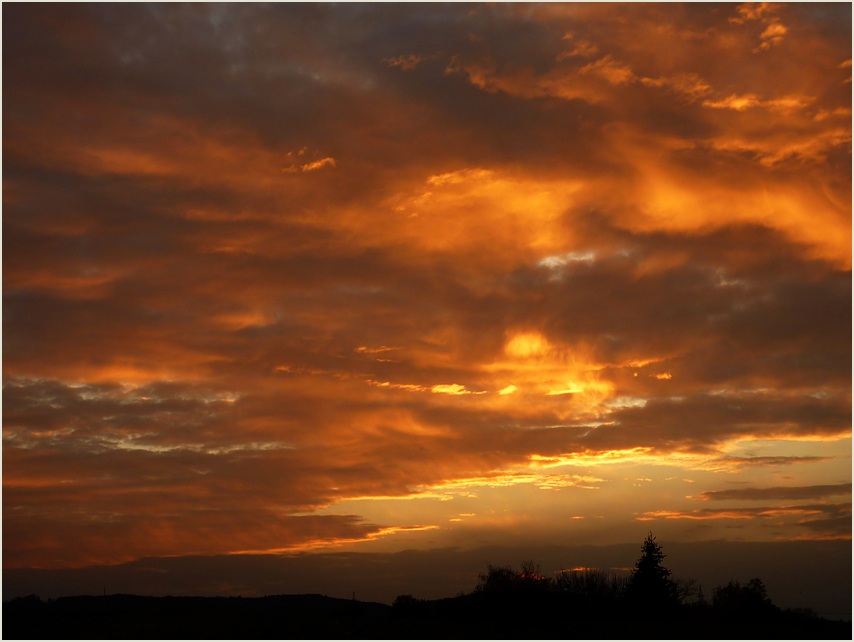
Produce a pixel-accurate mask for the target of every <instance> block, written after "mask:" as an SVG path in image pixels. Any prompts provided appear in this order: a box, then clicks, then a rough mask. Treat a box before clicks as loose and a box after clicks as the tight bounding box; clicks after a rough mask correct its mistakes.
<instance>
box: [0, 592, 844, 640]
mask: <svg viewBox="0 0 854 642" xmlns="http://www.w3.org/2000/svg"><path fill="white" fill-rule="evenodd" d="M851 632H852V630H851V622H842V621H831V620H826V619H823V618H819V617H816V616H815V615H813V614H810V613H807V612H801V611H791V610H781V609H777V608H776V607H774V608H769V609H766V610H763V611H761V612H758V611H757V612H751V613H747V612H722V611H721V610H720V609H715V608H713V607H711V606H709V605H699V606H698V605H691V606H681V607H680V608H678V609H674V610H672V611H670V612H667V613H663V612H657V613H643V612H638V611H637V610H631V609H621V608H614V606H613V605H612V606H611V607H610V608H607V609H603V608H600V606H599V605H592V604H587V605H585V604H572V603H569V602H567V601H566V600H565V599H564V600H558V599H555V598H554V596H549V595H527V596H520V595H507V594H504V595H497V594H490V593H486V592H475V593H471V594H468V595H461V596H458V597H454V598H445V599H441V600H430V601H428V600H416V599H413V598H408V597H405V596H402V598H398V600H397V601H396V602H395V605H394V606H387V605H384V604H377V603H372V602H358V601H351V600H341V599H335V598H329V597H324V596H320V595H277V596H268V597H261V598H240V597H231V598H225V597H140V596H134V595H108V596H97V597H90V596H80V597H64V598H59V599H57V600H49V601H42V600H39V599H38V598H36V597H28V598H18V599H15V600H12V601H10V602H4V603H3V632H2V633H3V639H81V638H83V639H199V638H201V639H849V640H850V639H851Z"/></svg>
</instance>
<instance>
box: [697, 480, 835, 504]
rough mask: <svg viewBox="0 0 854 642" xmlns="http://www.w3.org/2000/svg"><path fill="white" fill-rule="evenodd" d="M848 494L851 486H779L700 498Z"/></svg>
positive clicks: (709, 492)
mask: <svg viewBox="0 0 854 642" xmlns="http://www.w3.org/2000/svg"><path fill="white" fill-rule="evenodd" d="M850 494H851V484H832V485H823V486H780V487H777V488H734V489H730V490H707V491H703V492H702V493H701V494H700V497H701V498H702V499H712V500H732V499H739V500H741V499H744V500H767V499H813V498H815V499H819V498H822V497H832V496H834V495H850Z"/></svg>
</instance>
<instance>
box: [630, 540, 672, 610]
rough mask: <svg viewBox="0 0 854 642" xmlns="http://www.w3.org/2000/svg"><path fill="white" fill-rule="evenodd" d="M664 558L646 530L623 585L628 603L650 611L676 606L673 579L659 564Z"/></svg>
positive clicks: (667, 570) (668, 571)
mask: <svg viewBox="0 0 854 642" xmlns="http://www.w3.org/2000/svg"><path fill="white" fill-rule="evenodd" d="M665 557H666V556H665V555H664V553H663V552H662V550H661V546H660V545H659V544H658V543H656V541H655V536H654V535H653V534H652V533H649V534H648V535H647V537H646V539H645V540H644V542H643V546H642V547H641V556H640V558H639V559H638V561H637V562H635V568H634V570H633V571H632V575H631V577H629V582H628V585H627V586H626V597H627V598H628V600H629V602H630V603H631V604H632V605H634V606H636V607H640V609H641V610H646V611H653V612H655V611H661V610H664V609H671V608H674V607H676V606H677V605H678V603H679V595H678V590H677V586H676V582H674V581H673V580H672V579H671V578H670V570H669V569H667V568H665V567H664V566H663V565H662V561H663V560H664V558H665Z"/></svg>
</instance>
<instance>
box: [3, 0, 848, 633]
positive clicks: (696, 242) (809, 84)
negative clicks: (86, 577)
mask: <svg viewBox="0 0 854 642" xmlns="http://www.w3.org/2000/svg"><path fill="white" fill-rule="evenodd" d="M2 11H3V309H2V313H3V317H2V318H3V451H2V452H3V547H2V548H3V567H4V576H5V571H6V570H10V569H26V568H50V569H73V568H79V567H84V566H87V565H93V564H97V565H112V564H120V563H126V562H134V561H136V560H140V559H143V558H161V557H172V558H179V557H182V556H198V555H209V556H223V555H231V554H237V553H242V554H244V555H243V556H242V557H245V558H246V559H255V557H254V556H250V555H246V554H248V553H253V554H261V553H287V554H293V553H304V552H312V553H314V554H327V553H330V552H341V553H345V552H363V553H374V554H378V555H379V554H383V555H385V554H390V553H395V552H399V551H404V550H409V549H412V550H416V551H419V550H420V551H429V550H434V549H442V550H447V549H451V548H453V549H454V550H461V551H465V550H468V549H474V548H477V547H483V546H508V547H510V546H512V547H517V548H520V549H524V547H526V546H544V545H573V546H578V545H587V544H596V545H616V544H624V543H636V544H637V545H638V547H639V545H640V542H641V541H642V539H643V537H644V536H645V535H646V533H647V531H650V530H651V531H653V532H654V533H655V534H656V535H657V537H658V539H659V541H661V542H676V543H696V542H709V541H720V540H724V541H737V542H769V543H771V542H789V541H795V540H849V543H850V538H851V466H852V462H851V388H852V380H851V347H852V346H851V336H852V335H851V333H852V322H851V310H852V297H851V293H852V281H851V257H852V254H851V241H852V239H851V221H852V219H851V197H852V195H851V123H852V112H851V91H852V85H851V5H850V3H838V4H817V3H803V4H772V3H759V4H742V5H738V4H704V3H701V4H669V3H667V4H539V5H535V4H496V5H486V4H471V5H466V4H451V5H421V4H367V5H364V4H348V3H344V4H337V5H328V4H304V5H286V4H278V5H272V6H266V5H240V4H216V5H201V4H195V5H173V4H155V5H140V4H101V5H99V4H90V5H64V4H63V5H42V4H38V5H37V4H8V3H4V4H3V9H2ZM843 550H847V559H846V558H844V556H843V558H842V559H840V560H839V562H840V564H842V565H846V564H847V565H848V566H849V567H850V563H851V560H850V546H849V547H846V548H845V549H843ZM235 557H241V556H235ZM544 570H547V571H552V570H556V569H552V568H548V569H544ZM849 577H850V576H849ZM744 579H746V578H744ZM475 581H476V578H472V585H473V583H474V582H475ZM100 588H101V587H100V586H98V587H96V589H97V590H98V591H100ZM414 589H415V587H413V590H414ZM848 590H849V591H850V584H849V586H848ZM163 592H164V593H167V592H169V591H168V587H164V590H163ZM410 592H411V591H410ZM849 597H850V593H849ZM849 617H850V615H849Z"/></svg>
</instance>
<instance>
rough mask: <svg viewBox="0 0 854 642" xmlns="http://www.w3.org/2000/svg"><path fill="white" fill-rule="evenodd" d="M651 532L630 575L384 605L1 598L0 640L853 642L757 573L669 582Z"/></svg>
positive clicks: (520, 574)
mask: <svg viewBox="0 0 854 642" xmlns="http://www.w3.org/2000/svg"><path fill="white" fill-rule="evenodd" d="M664 557H665V556H664V554H663V552H662V549H661V546H660V545H659V544H657V543H656V542H655V538H654V537H653V536H652V534H650V536H649V537H648V538H647V539H646V541H645V542H644V544H643V547H642V551H641V557H640V559H639V560H638V563H637V564H636V565H635V568H634V571H633V572H632V574H631V576H629V577H625V576H622V577H621V576H618V575H615V574H608V573H605V572H603V571H599V570H595V569H584V570H581V571H566V572H563V573H561V574H560V575H558V576H557V577H547V576H544V575H542V574H541V573H540V570H539V568H538V567H537V565H536V564H534V563H533V562H525V563H524V564H523V565H522V568H521V570H519V571H516V570H514V569H513V568H511V567H507V566H492V565H490V566H489V567H488V568H487V571H486V572H484V573H481V574H480V576H479V578H478V579H479V581H478V583H477V585H476V587H475V589H474V590H473V591H472V592H470V593H467V594H462V595H458V596H456V597H448V598H443V599H439V600H420V599H417V598H415V597H413V596H412V595H400V596H398V598H397V599H396V600H395V601H394V604H393V605H392V606H388V605H385V604H378V603H375V602H361V601H356V600H355V599H354V600H343V599H337V598H330V597H326V596H323V595H273V596H266V597H260V598H242V597H171V596H169V597H141V596H135V595H109V596H106V595H105V596H94V597H93V596H77V597H62V598H58V599H56V600H48V601H42V600H41V599H39V598H38V597H36V596H28V597H24V598H16V599H13V600H11V601H9V602H4V603H3V638H4V639H81V638H83V639H105V638H108V639H194V638H195V639H198V638H207V639H295V638H296V639H849V640H850V639H851V631H852V629H851V622H850V621H847V622H846V621H836V620H827V619H824V618H820V617H817V616H816V615H815V614H813V613H811V612H809V611H808V610H793V609H788V610H783V609H780V608H778V607H776V606H775V605H774V604H772V602H771V600H770V599H768V597H767V595H766V592H765V587H764V584H763V583H762V581H761V580H760V579H758V578H754V579H751V580H750V581H749V582H747V583H744V584H742V583H741V582H739V581H730V582H729V583H728V584H727V585H726V586H719V587H716V588H715V589H714V590H713V592H712V601H711V602H707V601H706V600H705V598H704V597H703V595H702V592H701V591H693V590H692V584H691V583H690V582H687V583H680V582H677V581H675V580H673V579H671V575H670V571H669V570H668V569H667V568H666V567H664V565H663V563H662V562H663V560H664Z"/></svg>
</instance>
